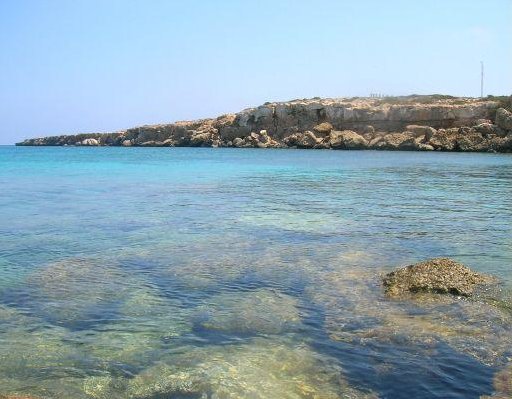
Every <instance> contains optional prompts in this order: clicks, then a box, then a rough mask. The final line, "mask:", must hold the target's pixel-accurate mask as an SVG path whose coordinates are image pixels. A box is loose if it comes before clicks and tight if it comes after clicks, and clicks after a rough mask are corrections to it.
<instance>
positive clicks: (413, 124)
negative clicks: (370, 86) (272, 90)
mask: <svg viewBox="0 0 512 399" xmlns="http://www.w3.org/2000/svg"><path fill="white" fill-rule="evenodd" d="M17 145H86V146H96V145H107V146H169V147H171V146H203V147H260V148H268V147H270V148H275V147H295V148H324V149H328V148H332V149H380V150H425V151H428V150H442V151H496V152H509V151H512V114H511V113H510V112H509V111H507V110H505V109H503V108H500V103H499V102H498V101H495V100H493V99H489V98H487V99H474V98H454V97H449V96H407V97H391V98H384V99H374V98H340V99H321V98H313V99H304V100H293V101H288V102H275V103H265V104H264V105H261V106H259V107H256V108H250V109H246V110H243V111H241V112H239V113H236V114H228V115H222V116H219V117H218V118H215V119H202V120H196V121H187V122H176V123H171V124H161V125H150V126H141V127H135V128H132V129H127V130H125V131H119V132H114V133H90V134H78V135H66V136H52V137H43V138H36V139H28V140H25V141H23V142H22V143H18V144H17Z"/></svg>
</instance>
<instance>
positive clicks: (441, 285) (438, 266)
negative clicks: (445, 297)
mask: <svg viewBox="0 0 512 399" xmlns="http://www.w3.org/2000/svg"><path fill="white" fill-rule="evenodd" d="M490 281H492V279H491V278H490V277H488V276H484V275H481V274H479V273H476V272H473V271H472V270H470V269H469V268H468V267H466V266H464V265H463V264H461V263H458V262H456V261H454V260H452V259H449V258H435V259H430V260H427V261H425V262H420V263H416V264H414V265H409V266H407V267H404V268H402V269H398V270H395V271H394V272H391V273H388V274H387V275H386V276H385V277H384V279H383V284H384V287H385V291H386V293H387V294H388V295H391V296H400V295H403V294H407V293H417V292H431V293H436V294H452V295H460V296H466V297H467V296H471V295H472V294H473V291H474V289H475V287H477V286H478V285H481V284H485V283H488V282H490Z"/></svg>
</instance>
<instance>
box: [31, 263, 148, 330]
mask: <svg viewBox="0 0 512 399" xmlns="http://www.w3.org/2000/svg"><path fill="white" fill-rule="evenodd" d="M137 284H138V282H137V281H136V279H134V278H133V277H132V276H130V275H129V274H128V273H126V272H124V271H123V270H121V269H120V268H119V267H118V266H117V265H115V264H104V263H102V262H100V261H98V260H95V259H85V258H84V259H81V258H68V259H63V260H61V261H57V262H52V263H50V264H48V265H46V266H45V267H42V268H40V269H38V270H36V271H34V272H33V273H32V274H31V275H30V276H29V277H28V278H27V287H28V295H29V297H30V299H31V303H32V304H33V305H32V306H34V308H35V309H36V310H37V312H38V314H40V315H41V316H43V317H45V318H47V319H49V320H51V321H53V322H55V323H57V324H60V325H66V326H72V325H75V324H79V323H83V322H87V323H89V322H96V321H97V320H98V318H102V317H104V314H105V312H106V311H108V310H109V309H111V307H112V306H111V305H112V304H113V303H114V302H116V301H119V300H120V299H123V298H125V297H126V296H127V295H128V294H129V293H130V291H131V289H132V288H131V287H133V286H137Z"/></svg>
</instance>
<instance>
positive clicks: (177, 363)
mask: <svg viewBox="0 0 512 399" xmlns="http://www.w3.org/2000/svg"><path fill="white" fill-rule="evenodd" d="M127 397H129V398H138V399H145V398H148V399H149V398H164V397H165V398H167V397H169V398H174V397H192V398H195V397H197V398H203V397H205V398H206V397H211V398H216V399H230V398H251V399H271V398H272V399H274V398H282V399H300V398H322V399H337V398H354V399H355V398H368V399H369V398H375V396H374V395H372V394H370V393H365V392H362V391H359V390H357V389H355V388H352V387H350V386H349V385H348V384H347V382H346V381H345V380H344V378H343V372H342V370H341V368H340V367H339V366H336V365H335V361H334V360H333V359H331V358H328V357H326V356H322V355H319V354H317V353H315V352H313V351H312V350H311V349H310V348H309V347H308V346H307V345H304V344H298V345H297V344H292V343H288V342H286V343H285V342H279V341H268V340H265V339H257V340H254V341H252V342H251V343H248V344H241V345H223V346H207V347H202V348H199V347H193V348H188V349H186V348H184V349H183V350H182V351H181V353H180V354H177V355H175V356H173V357H172V358H169V359H168V361H166V362H162V363H159V364H156V365H154V366H152V367H150V368H148V369H146V370H144V371H143V372H141V373H140V374H138V375H137V376H135V378H133V379H132V380H130V383H129V388H128V390H127Z"/></svg>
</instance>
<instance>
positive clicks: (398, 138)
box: [372, 132, 414, 150]
mask: <svg viewBox="0 0 512 399" xmlns="http://www.w3.org/2000/svg"><path fill="white" fill-rule="evenodd" d="M411 137H412V136H411V135H410V134H408V133H407V132H405V133H389V134H386V135H384V136H382V137H381V139H380V140H378V141H377V142H374V144H373V148H376V149H380V150H411V149H414V147H413V145H412V144H411V143H410V139H411ZM372 141H374V140H372Z"/></svg>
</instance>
